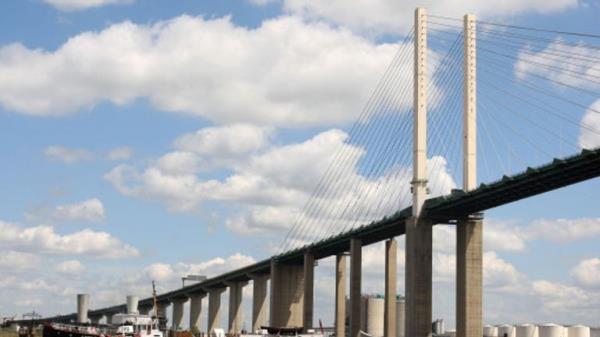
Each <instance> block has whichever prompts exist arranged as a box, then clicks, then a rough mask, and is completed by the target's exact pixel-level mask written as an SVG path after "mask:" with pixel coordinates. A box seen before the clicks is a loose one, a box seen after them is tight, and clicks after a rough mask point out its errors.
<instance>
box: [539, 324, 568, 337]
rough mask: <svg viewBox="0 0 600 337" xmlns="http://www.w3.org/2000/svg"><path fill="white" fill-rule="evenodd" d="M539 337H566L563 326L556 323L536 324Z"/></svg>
mask: <svg viewBox="0 0 600 337" xmlns="http://www.w3.org/2000/svg"><path fill="white" fill-rule="evenodd" d="M538 332H539V335H540V337H567V336H566V333H565V328H564V327H563V326H562V325H556V324H552V323H550V324H540V325H539V326H538Z"/></svg>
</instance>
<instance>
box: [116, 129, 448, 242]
mask: <svg viewBox="0 0 600 337" xmlns="http://www.w3.org/2000/svg"><path fill="white" fill-rule="evenodd" d="M227 128H228V127H220V128H214V129H211V132H213V131H214V132H216V131H217V130H220V129H227ZM199 134H203V132H201V131H199V132H198V133H196V135H199ZM180 139H186V137H183V138H180ZM261 139H262V138H261ZM347 140H348V135H347V134H346V133H345V132H343V131H340V130H336V129H332V130H328V131H324V132H322V133H320V134H317V135H315V136H314V137H312V138H310V139H308V140H306V141H304V142H300V143H292V144H286V145H280V146H265V145H263V142H262V141H261V142H259V143H260V144H261V146H252V147H251V148H252V149H255V148H263V147H264V149H263V150H261V151H258V152H256V153H251V155H248V156H241V157H238V158H237V159H236V160H233V161H231V163H230V166H229V168H230V169H231V170H232V173H231V174H230V175H229V176H226V177H225V178H222V179H220V180H218V179H201V178H200V176H199V175H198V173H199V171H200V170H199V168H198V162H200V161H201V159H202V155H198V154H195V153H192V152H179V151H175V152H170V153H168V154H166V155H164V156H163V157H161V158H160V159H159V160H158V161H157V164H156V165H151V166H149V167H148V168H146V169H144V170H142V171H140V170H138V169H136V168H134V167H132V166H127V165H120V166H117V167H116V168H114V169H113V170H111V171H110V172H109V173H107V174H106V176H105V178H106V179H107V180H108V181H110V182H111V183H112V184H113V186H114V187H115V188H116V189H117V190H119V191H120V192H121V193H123V194H126V195H130V196H134V197H140V198H147V199H151V200H158V201H160V202H163V203H165V204H166V205H167V207H168V208H169V209H170V210H173V211H185V212H187V211H193V210H196V209H197V208H198V207H200V205H201V204H202V203H203V202H206V201H217V202H227V203H231V202H233V203H235V204H237V205H239V206H240V207H241V213H240V214H232V215H230V216H229V217H228V218H227V219H226V221H225V222H226V226H227V227H228V228H229V229H230V230H233V231H236V232H238V233H246V234H255V233H264V232H270V231H281V230H284V229H287V228H289V227H290V226H291V225H292V224H293V223H294V220H295V219H297V217H300V218H299V219H300V220H302V221H312V220H315V219H320V220H322V222H321V224H322V226H321V229H322V232H321V233H315V234H316V235H327V234H330V233H328V232H327V230H329V231H332V232H333V231H335V230H334V229H335V228H338V229H339V228H341V226H344V225H347V224H349V223H364V222H368V221H371V220H374V219H379V218H381V217H382V216H384V215H389V214H392V213H393V212H395V211H397V210H399V209H401V208H403V207H405V206H407V203H408V198H407V194H408V193H409V188H408V186H409V182H410V179H411V177H412V173H411V170H410V168H406V167H402V166H393V167H390V168H389V169H388V170H387V171H385V172H384V173H383V174H382V175H381V176H379V177H373V178H367V177H365V176H363V175H361V173H360V169H359V167H358V166H359V161H360V160H361V158H363V157H364V156H365V155H366V152H365V150H364V149H362V148H360V147H358V146H356V145H351V144H349V143H347ZM181 144H182V142H181V141H178V142H176V145H178V146H182V145H181ZM198 148H199V149H202V148H203V147H202V146H198ZM211 151H214V150H212V149H211ZM244 151H247V150H244ZM338 151H344V153H345V154H346V155H345V156H344V157H343V158H342V159H343V160H339V162H336V164H337V165H336V170H337V171H336V174H338V176H339V177H340V178H339V179H335V180H334V179H332V180H329V181H326V182H325V183H324V185H323V189H325V190H327V191H329V192H330V193H328V195H327V197H322V199H323V200H321V205H320V208H315V209H311V210H310V212H304V213H298V210H299V209H301V208H302V206H304V204H305V202H306V200H307V199H308V198H309V196H310V194H311V193H312V192H313V189H314V188H315V185H316V183H317V182H318V181H319V179H320V178H321V177H322V176H323V175H324V173H325V171H326V170H327V167H328V166H329V162H330V161H331V160H332V159H331V158H333V157H334V156H335V154H336V153H338ZM223 152H225V153H230V152H231V151H230V150H229V151H227V150H223ZM236 155H237V154H236ZM165 162H168V163H170V164H169V165H167V164H166V163H165ZM446 165H447V163H446V160H445V159H444V158H442V157H433V158H431V159H430V160H429V170H428V173H429V175H430V180H431V186H435V188H434V191H432V195H434V196H435V195H440V194H444V193H448V192H449V191H450V189H451V188H453V187H454V186H455V183H454V181H453V179H452V177H451V176H450V174H449V173H448V172H447V168H446ZM434 167H435V168H440V170H439V171H438V170H436V171H437V172H438V174H433V171H434ZM398 186H406V188H405V189H401V188H397V187H398ZM382 196H388V197H389V196H393V197H389V198H383V197H382ZM403 196H404V197H406V198H402V197H403ZM401 199H405V203H404V204H402V205H401V204H400V200H401ZM346 205H352V207H347V206H346ZM344 209H345V210H346V211H345V212H343V213H344V214H342V211H344ZM342 215H343V216H342ZM356 220H358V221H356ZM326 227H330V228H327V229H326ZM297 239H299V240H304V239H306V238H297Z"/></svg>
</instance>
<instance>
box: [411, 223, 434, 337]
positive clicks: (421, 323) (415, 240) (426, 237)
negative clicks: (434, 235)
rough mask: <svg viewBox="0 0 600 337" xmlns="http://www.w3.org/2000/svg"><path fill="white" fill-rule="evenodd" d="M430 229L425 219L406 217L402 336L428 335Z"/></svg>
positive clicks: (429, 327)
mask: <svg viewBox="0 0 600 337" xmlns="http://www.w3.org/2000/svg"><path fill="white" fill-rule="evenodd" d="M431 231H432V223H431V221H430V220H428V219H418V218H415V217H410V218H408V219H407V220H406V273H405V277H406V278H405V288H406V325H405V327H406V331H405V336H410V337H429V336H431V247H432V244H431Z"/></svg>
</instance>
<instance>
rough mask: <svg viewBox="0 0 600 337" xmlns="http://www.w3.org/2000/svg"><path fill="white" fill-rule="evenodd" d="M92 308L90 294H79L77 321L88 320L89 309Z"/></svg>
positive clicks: (83, 321) (85, 321) (84, 321)
mask: <svg viewBox="0 0 600 337" xmlns="http://www.w3.org/2000/svg"><path fill="white" fill-rule="evenodd" d="M89 309H90V295H89V294H77V323H87V322H88V310H89Z"/></svg>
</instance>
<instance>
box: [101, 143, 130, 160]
mask: <svg viewBox="0 0 600 337" xmlns="http://www.w3.org/2000/svg"><path fill="white" fill-rule="evenodd" d="M132 155H133V149H132V148H131V147H129V146H121V147H116V148H114V149H112V150H110V151H109V152H108V155H107V156H106V158H107V159H108V160H125V159H129V158H131V156H132Z"/></svg>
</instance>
